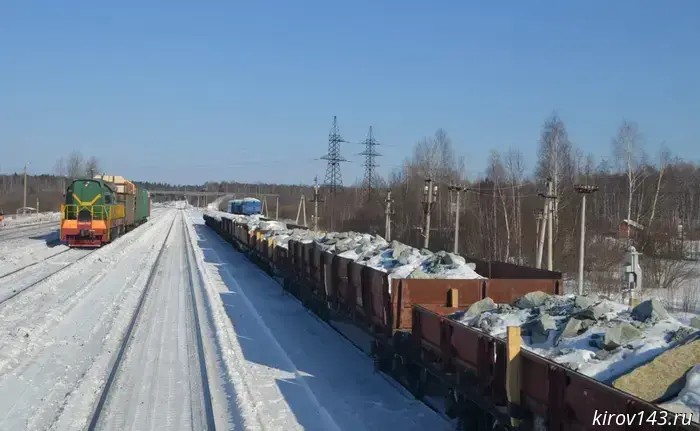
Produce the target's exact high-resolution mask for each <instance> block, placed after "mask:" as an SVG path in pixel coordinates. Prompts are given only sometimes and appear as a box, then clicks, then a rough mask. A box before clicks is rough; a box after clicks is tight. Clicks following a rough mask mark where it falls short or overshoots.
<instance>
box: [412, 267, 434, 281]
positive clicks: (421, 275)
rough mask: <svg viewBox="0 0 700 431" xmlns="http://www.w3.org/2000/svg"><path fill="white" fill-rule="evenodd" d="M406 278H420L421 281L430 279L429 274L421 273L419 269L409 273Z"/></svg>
mask: <svg viewBox="0 0 700 431" xmlns="http://www.w3.org/2000/svg"><path fill="white" fill-rule="evenodd" d="M408 278H422V279H428V278H432V277H431V276H430V274H427V273H425V272H424V271H422V270H421V269H420V268H419V269H416V270H415V271H413V272H412V273H410V274H409V275H408Z"/></svg>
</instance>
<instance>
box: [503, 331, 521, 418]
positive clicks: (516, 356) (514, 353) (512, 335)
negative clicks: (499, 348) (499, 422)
mask: <svg viewBox="0 0 700 431" xmlns="http://www.w3.org/2000/svg"><path fill="white" fill-rule="evenodd" d="M520 343H521V338H520V327H519V326H509V327H508V368H507V369H506V382H507V384H506V391H507V395H508V404H509V410H511V413H510V424H511V426H512V427H513V428H516V429H517V428H518V427H519V426H520V419H517V418H515V417H513V412H512V409H513V408H517V407H519V406H520V371H521V366H520Z"/></svg>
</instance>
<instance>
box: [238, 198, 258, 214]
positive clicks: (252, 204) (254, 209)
mask: <svg viewBox="0 0 700 431" xmlns="http://www.w3.org/2000/svg"><path fill="white" fill-rule="evenodd" d="M261 213H262V202H260V200H258V199H255V198H245V199H243V201H242V202H241V212H240V214H244V215H253V214H261Z"/></svg>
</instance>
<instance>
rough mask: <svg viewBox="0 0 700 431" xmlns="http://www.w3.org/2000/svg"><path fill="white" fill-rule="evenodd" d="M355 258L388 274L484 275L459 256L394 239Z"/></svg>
mask: <svg viewBox="0 0 700 431" xmlns="http://www.w3.org/2000/svg"><path fill="white" fill-rule="evenodd" d="M358 262H359V263H362V264H365V265H368V266H370V267H372V268H375V269H378V270H380V271H383V272H387V273H389V278H437V279H447V278H452V279H479V278H484V277H482V276H481V275H479V274H477V273H476V271H474V265H473V264H468V263H467V262H466V261H465V259H464V258H463V257H461V256H457V255H455V254H452V253H448V252H445V251H439V252H437V253H433V252H431V251H429V250H426V249H423V250H418V249H417V248H413V247H411V246H408V245H406V244H402V243H400V242H398V241H392V243H391V246H390V247H389V248H386V249H384V250H382V251H381V252H380V253H378V254H376V255H375V256H373V257H371V258H369V259H367V260H358Z"/></svg>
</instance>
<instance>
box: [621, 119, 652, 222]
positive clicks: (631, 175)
mask: <svg viewBox="0 0 700 431" xmlns="http://www.w3.org/2000/svg"><path fill="white" fill-rule="evenodd" d="M613 149H614V151H615V156H616V158H617V162H618V166H620V167H621V168H622V169H624V173H625V176H626V177H627V193H628V196H627V220H632V202H633V200H634V194H635V192H637V190H638V189H639V186H640V185H641V183H642V179H643V178H644V174H645V172H644V169H643V166H642V150H641V148H640V137H639V131H638V127H637V124H636V123H633V122H630V121H627V120H625V121H623V122H622V124H621V125H620V129H619V130H618V133H617V136H616V137H615V139H614V140H613Z"/></svg>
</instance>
